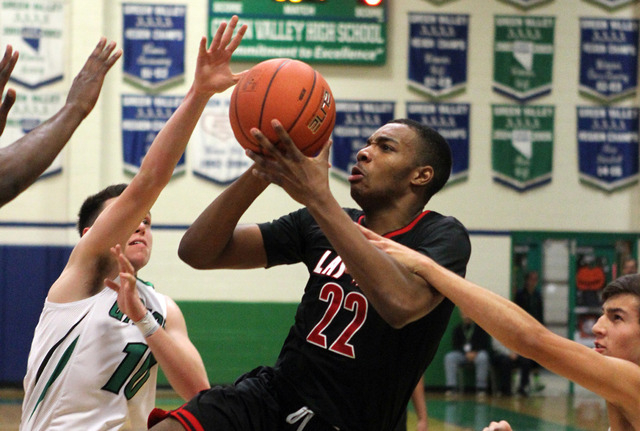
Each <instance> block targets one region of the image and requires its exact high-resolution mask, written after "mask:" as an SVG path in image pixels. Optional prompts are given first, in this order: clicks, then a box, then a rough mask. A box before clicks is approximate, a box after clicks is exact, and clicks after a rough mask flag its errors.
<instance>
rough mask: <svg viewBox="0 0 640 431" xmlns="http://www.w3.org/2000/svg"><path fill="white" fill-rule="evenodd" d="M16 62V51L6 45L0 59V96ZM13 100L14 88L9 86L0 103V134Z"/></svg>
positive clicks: (14, 96) (14, 99)
mask: <svg viewBox="0 0 640 431" xmlns="http://www.w3.org/2000/svg"><path fill="white" fill-rule="evenodd" d="M17 62H18V51H13V47H12V46H11V45H7V48H6V50H5V51H4V57H2V61H0V97H1V96H2V94H3V93H4V87H5V86H6V85H7V82H9V78H10V77H11V73H12V72H13V68H14V67H15V66H16V63H17ZM15 101H16V90H14V89H13V88H9V89H8V90H7V94H6V95H5V96H4V99H3V100H2V105H0V135H2V133H3V132H4V127H5V126H6V125H7V117H8V116H9V111H10V110H11V107H12V106H13V104H14V103H15Z"/></svg>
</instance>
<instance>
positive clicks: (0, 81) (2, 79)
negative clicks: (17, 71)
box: [0, 45, 18, 87]
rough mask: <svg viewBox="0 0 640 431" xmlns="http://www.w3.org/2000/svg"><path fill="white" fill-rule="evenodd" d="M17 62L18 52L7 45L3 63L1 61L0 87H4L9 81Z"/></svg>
mask: <svg viewBox="0 0 640 431" xmlns="http://www.w3.org/2000/svg"><path fill="white" fill-rule="evenodd" d="M17 62H18V51H13V47H12V46H11V45H7V48H6V50H5V52H4V56H3V57H2V61H0V85H2V86H3V87H4V85H5V84H6V83H7V81H8V80H9V77H10V76H11V73H12V72H13V68H14V67H15V65H16V63H17Z"/></svg>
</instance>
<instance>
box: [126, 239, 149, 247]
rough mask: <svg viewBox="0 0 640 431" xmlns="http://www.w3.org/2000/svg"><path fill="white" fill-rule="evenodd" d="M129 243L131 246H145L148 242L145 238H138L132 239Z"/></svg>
mask: <svg viewBox="0 0 640 431" xmlns="http://www.w3.org/2000/svg"><path fill="white" fill-rule="evenodd" d="M127 245H129V246H132V245H144V246H146V245H147V242H146V241H145V240H143V239H136V240H133V241H131V242H130V243H129V244H127Z"/></svg>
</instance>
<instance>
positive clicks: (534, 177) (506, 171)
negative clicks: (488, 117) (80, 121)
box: [491, 105, 554, 192]
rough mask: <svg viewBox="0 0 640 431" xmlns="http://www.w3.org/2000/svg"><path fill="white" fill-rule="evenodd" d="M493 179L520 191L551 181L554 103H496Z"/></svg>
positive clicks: (493, 134) (493, 123) (493, 124)
mask: <svg viewBox="0 0 640 431" xmlns="http://www.w3.org/2000/svg"><path fill="white" fill-rule="evenodd" d="M491 111H492V138H491V139H492V149H491V153H492V156H491V159H492V167H493V179H494V181H496V182H499V183H502V184H504V185H506V186H509V187H512V188H514V189H516V190H518V191H520V192H523V191H525V190H528V189H531V188H534V187H538V186H541V185H543V184H547V183H549V182H551V169H552V164H553V124H554V107H553V106H520V105H493V106H492V107H491Z"/></svg>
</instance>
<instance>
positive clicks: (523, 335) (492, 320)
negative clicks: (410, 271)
mask: <svg viewBox="0 0 640 431" xmlns="http://www.w3.org/2000/svg"><path fill="white" fill-rule="evenodd" d="M420 259H421V262H420V264H419V265H417V266H416V267H415V268H414V271H415V272H416V273H417V274H419V275H420V276H422V277H424V278H425V279H426V280H427V282H428V283H429V284H430V285H431V286H433V287H434V288H436V289H437V290H438V291H440V293H442V294H443V295H444V296H446V297H447V298H449V299H450V300H451V301H452V302H453V303H455V304H456V305H457V306H458V307H459V308H460V310H461V311H462V312H463V313H464V314H466V315H467V316H469V317H470V318H471V320H473V321H474V322H476V323H477V324H478V325H479V326H481V327H482V328H483V329H484V330H485V331H486V332H488V333H489V334H491V335H492V336H494V337H495V338H497V339H498V340H499V341H500V342H501V343H502V344H503V345H504V346H505V347H507V348H508V349H511V350H517V351H519V353H521V354H522V355H523V356H526V357H529V358H533V359H535V356H538V355H540V350H539V348H538V346H537V345H536V341H537V340H538V339H539V337H538V336H536V334H539V333H540V332H541V331H543V332H544V331H546V329H545V328H544V327H543V326H542V325H541V324H540V323H539V322H538V321H537V320H536V319H534V318H533V317H532V316H531V315H530V314H529V313H527V312H526V311H524V310H523V309H522V308H520V307H518V306H517V305H516V304H514V303H513V302H511V301H509V300H508V299H506V298H504V297H502V296H500V295H498V294H496V293H494V292H491V291H489V290H487V289H485V288H483V287H480V286H478V285H476V284H474V283H472V282H470V281H468V280H465V279H464V278H462V277H460V276H458V275H457V274H454V273H453V272H451V271H449V270H447V269H446V268H444V267H442V266H440V265H438V264H437V263H435V262H434V261H433V260H432V259H430V258H427V257H426V256H421V257H420Z"/></svg>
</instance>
